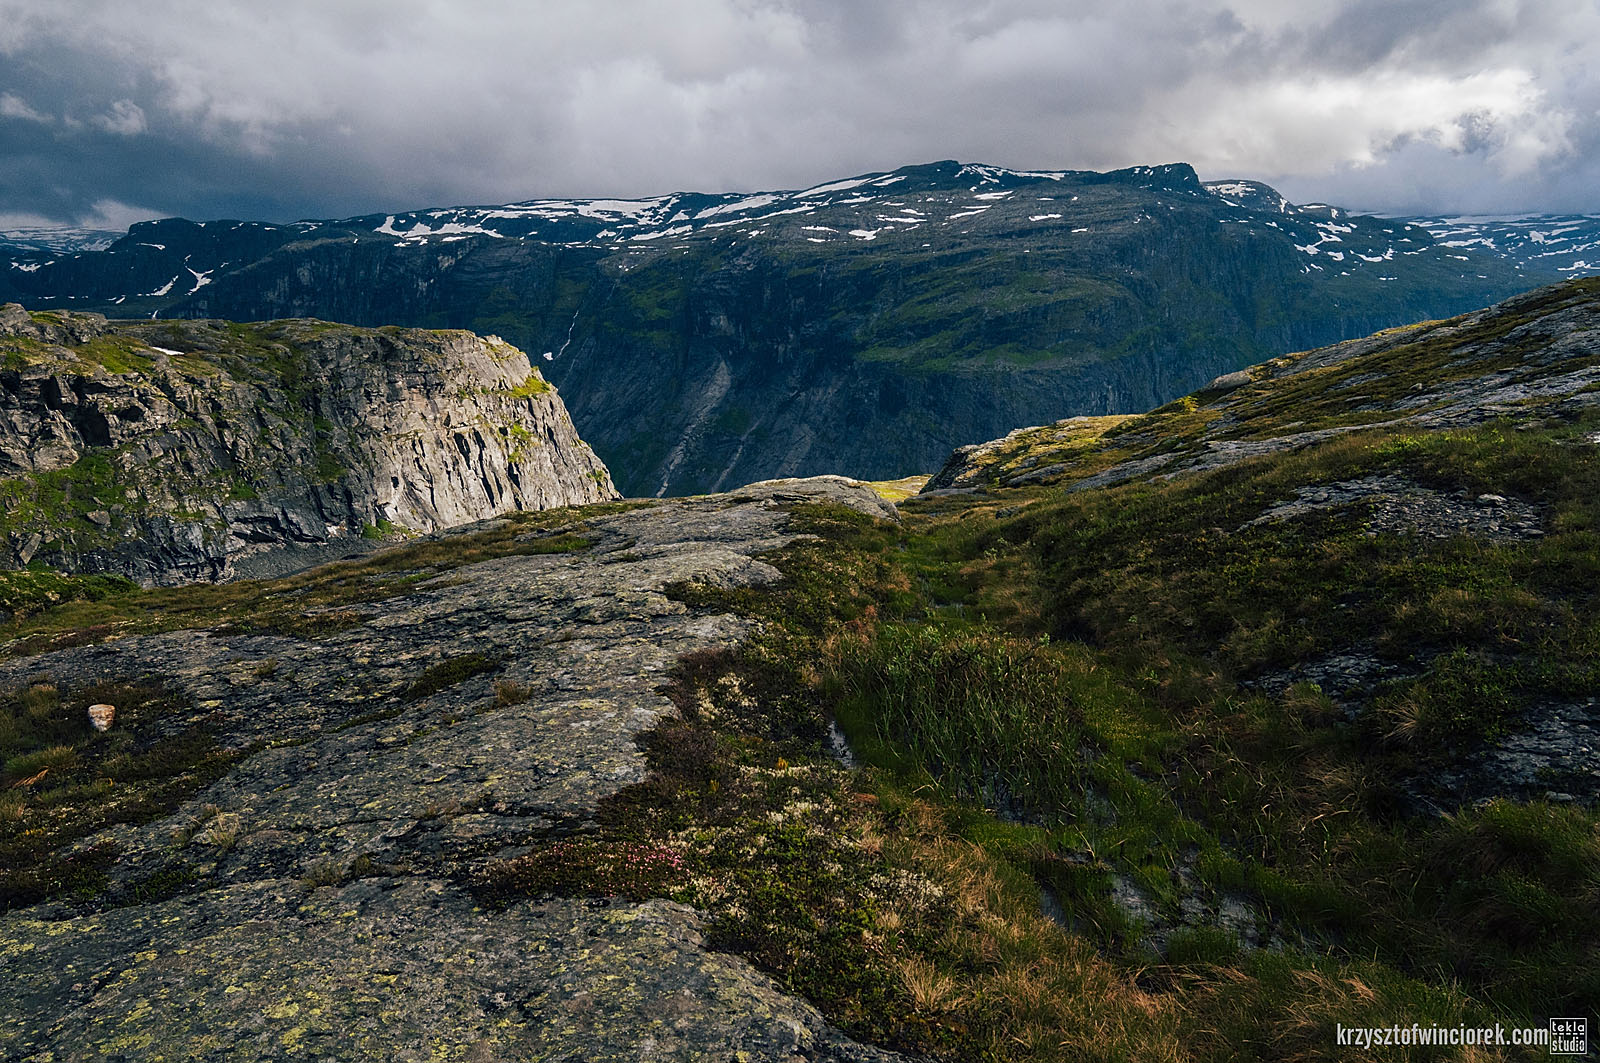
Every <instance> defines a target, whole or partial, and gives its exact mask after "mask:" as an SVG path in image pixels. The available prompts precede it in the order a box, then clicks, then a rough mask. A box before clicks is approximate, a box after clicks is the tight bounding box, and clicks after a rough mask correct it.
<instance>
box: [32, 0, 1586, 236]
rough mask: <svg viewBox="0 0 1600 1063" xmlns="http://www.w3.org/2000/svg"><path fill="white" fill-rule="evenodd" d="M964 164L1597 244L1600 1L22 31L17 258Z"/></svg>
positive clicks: (467, 15) (745, 4) (381, 10)
mask: <svg viewBox="0 0 1600 1063" xmlns="http://www.w3.org/2000/svg"><path fill="white" fill-rule="evenodd" d="M939 159H959V160H961V161H963V162H985V163H992V164H997V165H1002V166H1011V167H1016V168H1022V169H1094V170H1104V169H1112V168H1117V167H1122V166H1131V165H1142V164H1153V163H1162V162H1180V161H1181V162H1189V163H1191V164H1193V165H1194V167H1195V168H1196V170H1198V171H1199V173H1200V176H1201V177H1202V179H1205V180H1220V179H1228V178H1253V179H1256V180H1263V181H1267V182H1269V183H1271V184H1273V185H1275V186H1276V187H1278V188H1279V190H1280V191H1282V192H1284V193H1285V194H1286V195H1288V196H1289V197H1290V198H1291V199H1293V200H1295V201H1296V202H1313V201H1322V202H1331V203H1336V204H1341V205H1344V206H1348V207H1352V208H1356V209H1361V210H1369V211H1377V212H1385V213H1430V214H1452V213H1477V214H1485V213H1487V214H1505V213H1516V212H1524V211H1553V212H1588V213H1593V212H1600V0H1317V2H1306V0H1215V2H1214V0H1182V2H1178V0H1073V2H1044V0H653V2H652V0H272V2H271V3H263V2H260V0H249V2H237V0H141V2H139V3H129V2H127V0H0V229H4V228H15V227H17V226H20V225H29V224H74V225H87V226H90V227H98V228H119V229H120V228H124V227H126V226H127V225H128V224H130V223H131V222H133V221H137V220H141V219H145V218H152V217H168V216H182V217H189V218H194V219H209V218H248V219H258V220H266V221H290V220H294V219H297V218H304V217H348V216H353V215H358V214H368V213H376V212H384V211H395V210H405V209H414V208H422V207H430V206H454V205H467V204H488V203H507V202H514V201H518V200H526V199H532V198H542V197H557V196H574V197H578V196H581V197H604V196H618V197H630V196H646V195H654V194H660V193H665V192H672V191H680V190H686V191H705V192H721V191H755V190H767V189H787V188H803V187H806V186H809V185H812V184H816V183H819V182H822V181H826V180H830V179H833V178H838V177H845V176H851V175H855V174H859V173H866V172H872V171H877V170H888V169H893V168H895V167H897V166H902V165H908V164H913V163H920V162H931V161H935V160H939Z"/></svg>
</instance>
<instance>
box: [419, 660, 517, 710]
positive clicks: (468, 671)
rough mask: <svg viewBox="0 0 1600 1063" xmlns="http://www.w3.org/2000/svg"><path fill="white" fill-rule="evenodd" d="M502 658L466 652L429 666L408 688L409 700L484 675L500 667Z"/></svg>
mask: <svg viewBox="0 0 1600 1063" xmlns="http://www.w3.org/2000/svg"><path fill="white" fill-rule="evenodd" d="M500 663H501V662H500V659H499V658H497V657H487V656H485V655H483V654H481V653H464V654H462V655H461V656H459V657H451V658H448V659H447V660H443V661H440V662H439V663H438V664H435V665H433V666H431V667H429V668H428V669H427V670H426V671H424V672H423V673H422V674H421V675H419V676H417V678H416V679H415V680H414V681H413V682H412V683H411V685H410V686H408V687H407V688H406V692H405V695H404V697H405V699H406V700H407V701H420V700H421V699H422V698H426V697H431V696H432V695H434V694H437V693H439V691H441V690H448V689H449V688H451V687H453V686H455V685H456V684H457V683H464V682H466V681H467V680H468V679H471V678H472V677H473V676H475V675H483V674H484V673H485V672H492V671H494V670H495V669H496V668H499V667H500Z"/></svg>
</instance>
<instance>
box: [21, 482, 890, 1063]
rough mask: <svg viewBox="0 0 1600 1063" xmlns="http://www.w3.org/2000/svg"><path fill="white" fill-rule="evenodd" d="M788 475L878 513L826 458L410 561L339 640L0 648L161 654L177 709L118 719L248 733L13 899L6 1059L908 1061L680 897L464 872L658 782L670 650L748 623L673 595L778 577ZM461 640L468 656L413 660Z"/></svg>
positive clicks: (811, 489) (448, 539)
mask: <svg viewBox="0 0 1600 1063" xmlns="http://www.w3.org/2000/svg"><path fill="white" fill-rule="evenodd" d="M798 500H811V501H829V502H834V503H842V504H846V505H852V506H854V507H856V508H858V509H861V510H862V511H864V512H866V513H869V514H872V515H874V516H876V515H879V514H882V513H884V512H885V506H884V504H883V503H882V502H880V501H879V500H878V499H877V498H876V497H875V496H873V495H872V493H871V492H870V491H869V490H868V489H866V488H865V487H859V486H857V487H850V486H848V485H843V484H841V483H838V482H827V483H821V484H811V485H808V484H806V483H804V482H800V483H795V482H791V483H787V484H782V485H776V486H772V487H753V488H747V489H745V490H744V491H742V492H740V493H739V494H738V495H737V496H723V497H712V498H705V499H693V500H682V501H677V500H675V501H672V502H666V503H648V504H644V505H642V506H619V507H616V508H614V509H608V510H606V511H602V512H598V513H596V512H593V511H590V512H589V513H584V512H583V511H578V512H577V513H575V514H574V515H573V518H572V519H573V521H580V520H581V521H582V523H581V524H576V525H574V526H573V528H572V529H571V530H573V531H576V532H577V533H578V534H580V535H581V537H582V538H581V539H580V540H579V541H580V542H583V543H585V544H586V548H580V549H576V550H572V551H569V552H565V553H535V554H532V555H528V554H520V553H515V552H513V553H511V554H509V555H504V556H498V557H493V558H491V559H489V560H484V561H480V562H477V563H475V564H469V565H464V566H461V567H456V568H453V569H450V570H449V571H448V572H447V573H445V574H444V575H442V576H440V575H438V574H434V576H433V578H429V579H422V580H420V581H415V580H414V581H412V582H410V583H404V584H403V586H405V587H407V588H409V589H407V590H405V591H403V592H402V593H400V594H397V595H395V596H393V597H390V598H388V599H386V600H385V601H383V602H382V604H381V605H379V604H377V603H367V604H357V605H355V606H353V607H352V608H351V609H350V610H349V611H348V612H347V614H346V620H347V622H348V626H346V627H345V628H343V629H342V630H339V631H336V632H334V633H332V634H326V635H323V636H319V637H315V638H310V637H300V636H291V635H283V634H278V635H269V634H259V635H248V636H245V635H239V634H237V633H231V632H229V631H226V630H222V629H217V628H215V627H209V628H201V629H198V630H186V631H176V632H168V633H156V634H141V635H131V636H128V637H124V638H118V639H116V640H113V641H109V642H105V643H102V644H99V645H90V646H78V647H74V648H68V649H63V650H59V651H57V652H52V653H47V654H44V655H42V656H36V657H28V658H22V659H13V660H9V661H5V662H4V663H0V689H10V688H13V687H15V686H17V685H18V684H19V683H26V682H28V681H30V677H36V676H37V675H38V674H40V673H41V671H44V672H48V673H49V674H50V675H51V676H52V678H53V679H54V681H55V682H57V683H59V684H61V688H62V689H63V690H69V689H74V688H75V687H77V686H78V685H80V684H82V683H86V682H93V681H95V677H102V676H140V677H143V676H150V675H158V676H159V677H160V680H161V682H162V683H163V689H164V690H165V691H166V692H167V695H168V697H169V698H170V700H171V702H172V703H173V704H181V705H184V706H188V708H187V709H178V710H175V712H174V713H173V714H171V715H169V716H167V717H162V718H157V717H155V716H153V715H150V714H146V715H145V716H143V717H141V716H140V715H139V714H138V713H130V715H129V719H128V720H127V722H126V723H124V722H122V721H119V723H118V727H119V728H122V729H123V730H124V731H125V732H127V733H128V734H129V737H130V739H131V740H132V741H133V742H135V743H150V742H154V741H157V740H159V738H160V734H161V733H162V732H163V730H165V731H166V732H169V733H178V732H182V730H183V729H184V728H185V727H191V726H203V727H205V728H207V729H208V733H211V734H214V735H215V736H216V741H217V743H218V744H219V746H220V747H221V749H223V750H224V751H226V753H227V755H228V756H230V757H232V758H234V759H233V761H232V767H231V770H229V771H227V772H226V774H224V775H222V776H221V777H220V778H218V779H217V780H216V782H215V783H214V784H213V785H212V786H210V787H209V788H207V789H206V790H205V791H203V792H200V793H197V794H196V795H195V796H194V798H193V799H192V800H190V801H187V802H185V803H184V805H183V807H181V808H178V809H175V810H173V811H172V813H171V814H170V815H165V816H161V817H159V818H155V819H152V820H150V821H149V822H145V823H140V824H126V823H125V824H122V825H120V826H117V827H114V828H112V829H110V830H107V831H102V832H100V833H99V834H98V835H97V836H95V837H93V838H91V839H86V840H85V844H86V846H87V847H90V848H93V847H96V846H105V847H111V848H113V849H114V850H115V851H116V853H117V858H116V861H115V863H114V864H113V865H112V866H111V867H110V868H109V875H110V889H109V892H107V893H105V894H103V895H102V896H101V897H100V898H99V900H97V901H95V902H93V903H91V904H89V905H88V906H87V907H81V906H80V907H74V905H73V904H72V903H70V902H69V903H55V902H48V903H44V904H36V905H32V906H30V907H27V908H24V909H20V910H16V911H13V912H10V913H8V914H5V915H3V916H0V967H3V969H4V970H5V972H6V981H7V988H6V992H5V993H3V994H0V1058H5V1059H18V1060H22V1059H28V1060H43V1059H89V1058H95V1059H102V1058H130V1059H131V1058H153V1056H152V1053H154V1052H156V1051H157V1050H158V1049H159V1050H160V1051H162V1052H165V1053H166V1057H167V1058H171V1059H180V1058H181V1059H197V1060H198V1059H217V1060H221V1059H227V1060H271V1059H285V1058H315V1059H336V1060H356V1059H360V1060H368V1059H386V1060H387V1059H395V1060H406V1059H418V1060H421V1059H467V1060H477V1059H484V1060H490V1059H552V1060H554V1059H563V1060H577V1059H584V1060H634V1059H659V1060H726V1061H729V1063H732V1061H734V1060H795V1059H810V1060H818V1061H823V1060H831V1061H837V1063H843V1061H847V1060H849V1061H860V1063H889V1061H891V1060H894V1059H899V1058H902V1057H899V1056H897V1055H894V1054H893V1053H890V1052H886V1051H882V1050H879V1049H876V1048H874V1047H872V1046H870V1045H863V1044H859V1043H856V1042H854V1041H852V1040H850V1039H849V1038H847V1037H846V1036H844V1035H843V1034H842V1033H841V1032H840V1031H839V1030H837V1029H835V1028H833V1027H831V1026H830V1025H829V1024H828V1023H827V1022H826V1021H825V1020H824V1019H823V1017H822V1016H821V1015H820V1014H819V1013H818V1011H817V1010H816V1009H815V1008H814V1007H812V1006H811V1005H810V1004H808V1003H806V1002H805V1001H803V1000H800V999H797V998H796V997H794V996H792V995H789V994H787V993H785V992H783V991H782V989H781V988H780V987H779V986H778V985H777V984H775V983H774V981H773V980H772V979H771V978H769V977H767V976H765V975H763V974H761V973H760V972H758V971H757V970H756V969H754V968H753V967H752V966H751V965H750V964H749V963H748V962H746V961H745V960H743V959H740V958H739V957H736V956H733V955H729V954H727V953H724V952H717V951H713V950H712V949H710V948H709V947H708V946H707V944H706V942H705V941H704V939H703V933H702V931H703V915H702V914H701V913H697V912H696V911H694V910H691V909H689V908H687V907H685V906H683V905H681V904H677V903H672V902H669V901H666V900H661V899H650V900H644V901H631V900H628V899H627V898H624V897H614V898H609V899H607V898H596V897H591V898H550V897H545V898H530V899H523V900H518V901H516V902H515V903H512V904H510V905H508V906H506V907H504V908H495V907H493V906H486V905H484V904H482V903H479V901H478V900H477V899H476V898H475V896H474V894H473V892H472V891H471V889H470V888H469V885H470V883H471V881H472V879H473V874H474V871H475V869H478V868H480V867H482V866H483V865H484V864H485V863H486V862H487V861H489V860H492V859H494V858H496V857H503V856H506V855H508V854H515V853H520V852H525V851H527V850H528V849H529V848H530V847H535V848H536V847H539V846H546V845H550V844H553V843H555V842H557V841H559V840H561V839H571V838H574V837H578V838H581V837H582V836H583V832H584V831H585V830H586V829H589V828H592V826H593V820H594V818H595V816H596V809H597V807H598V806H599V805H600V804H601V802H602V801H603V800H605V799H606V798H607V797H608V796H609V795H614V794H616V793H618V792H619V791H621V790H622V789H624V788H625V787H628V786H630V785H631V784H635V783H638V782H639V781H641V780H642V779H644V778H645V777H646V774H647V762H646V756H645V754H644V752H643V751H642V750H641V749H640V748H639V738H640V736H641V735H642V734H643V733H644V732H646V731H648V730H649V729H650V728H652V727H653V726H655V725H656V724H658V723H660V722H661V721H662V720H664V719H669V718H671V717H673V716H674V715H675V710H674V707H673V703H672V702H671V701H669V700H668V699H667V698H666V697H665V696H663V694H662V693H661V692H660V687H661V686H662V684H663V682H664V681H665V679H666V677H667V675H668V673H669V671H670V669H671V668H672V666H673V664H674V662H675V661H676V660H678V659H679V658H680V657H682V656H683V655H685V654H688V653H691V652H694V651H704V650H709V649H716V648H725V647H729V646H732V645H736V644H737V643H738V642H740V641H741V640H742V639H743V638H744V637H745V636H746V635H747V634H748V633H749V631H750V628H751V622H750V621H748V620H745V619H741V618H738V617H735V616H731V615H726V614H721V613H714V612H713V613H707V612H696V611H695V610H692V609H690V608H688V607H686V606H685V605H684V604H682V603H681V602H679V601H676V600H674V599H673V598H671V597H669V595H668V594H667V593H665V592H666V590H667V589H668V588H670V587H671V586H672V585H674V584H680V583H697V584H707V585H716V586H723V587H755V586H758V585H760V584H763V583H767V582H770V581H772V580H774V579H776V578H777V577H778V572H777V570H776V569H774V568H773V567H772V566H771V565H768V564H766V563H765V562H763V561H761V560H759V559H758V556H759V555H761V554H764V553H766V552H768V551H771V550H773V549H775V548H778V547H781V546H784V545H785V544H787V543H790V542H792V541H794V540H795V539H796V538H797V537H798V534H799V533H798V532H797V531H795V530H791V528H790V521H791V518H790V517H789V515H788V514H787V513H786V512H785V510H784V504H786V503H788V502H792V501H798ZM887 512H888V513H889V514H892V513H893V510H892V508H890V509H888V511H887ZM518 519H519V520H524V521H526V520H529V519H531V518H528V517H526V516H523V517H519V518H518ZM506 525H512V528H511V530H512V531H515V532H516V533H517V534H518V535H519V536H522V537H526V536H527V535H528V534H529V533H528V532H526V531H517V528H518V526H517V525H516V523H515V521H505V520H502V521H497V522H490V523H489V524H488V525H480V526H478V527H477V528H474V529H463V530H461V531H458V532H453V533H449V534H446V535H444V536H440V537H438V539H437V540H436V541H435V542H433V543H427V542H422V543H413V544H410V545H408V546H402V547H400V548H398V549H397V550H396V551H395V552H394V553H393V554H392V555H380V556H379V557H375V558H373V559H372V566H371V570H370V571H369V572H367V573H363V574H361V575H359V576H357V577H355V578H362V577H366V578H378V579H381V578H382V577H383V576H385V575H386V574H387V575H403V574H405V573H407V572H411V571H413V570H415V566H419V565H423V564H424V559H422V558H418V557H412V556H410V555H415V554H416V553H417V551H418V550H426V549H427V548H428V547H430V546H437V547H439V548H440V551H447V552H448V554H449V556H450V557H451V558H453V559H459V558H460V557H462V556H466V553H465V552H466V551H467V550H468V549H471V548H477V549H482V548H483V547H484V536H486V535H488V536H492V535H494V534H497V526H498V532H500V533H504V532H506V531H507V529H506V527H505V526H506ZM554 530H555V529H550V531H552V532H553V531H554ZM408 551H409V554H408V553H407V552H408ZM435 556H442V553H441V554H437V555H435ZM384 558H393V560H390V561H387V562H386V563H383V564H380V562H381V561H383V559H384ZM420 571H421V572H422V573H423V574H427V570H425V569H424V570H420ZM463 655H470V659H471V660H473V661H475V662H478V665H477V667H476V668H475V669H474V670H470V671H468V670H460V671H458V672H455V673H451V675H452V677H453V678H454V679H455V680H456V681H454V682H445V681H443V680H441V681H436V682H433V683H431V684H427V683H425V682H424V680H426V678H427V677H429V676H438V675H440V674H441V665H446V666H447V665H449V663H450V662H452V661H461V660H464V659H468V658H466V657H464V656H463ZM152 883H179V884H181V886H180V893H181V895H179V896H177V897H170V894H171V893H172V892H173V891H172V890H170V889H168V890H166V891H165V892H166V894H167V895H168V896H162V895H161V891H159V890H153V889H152V886H151V884H152Z"/></svg>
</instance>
